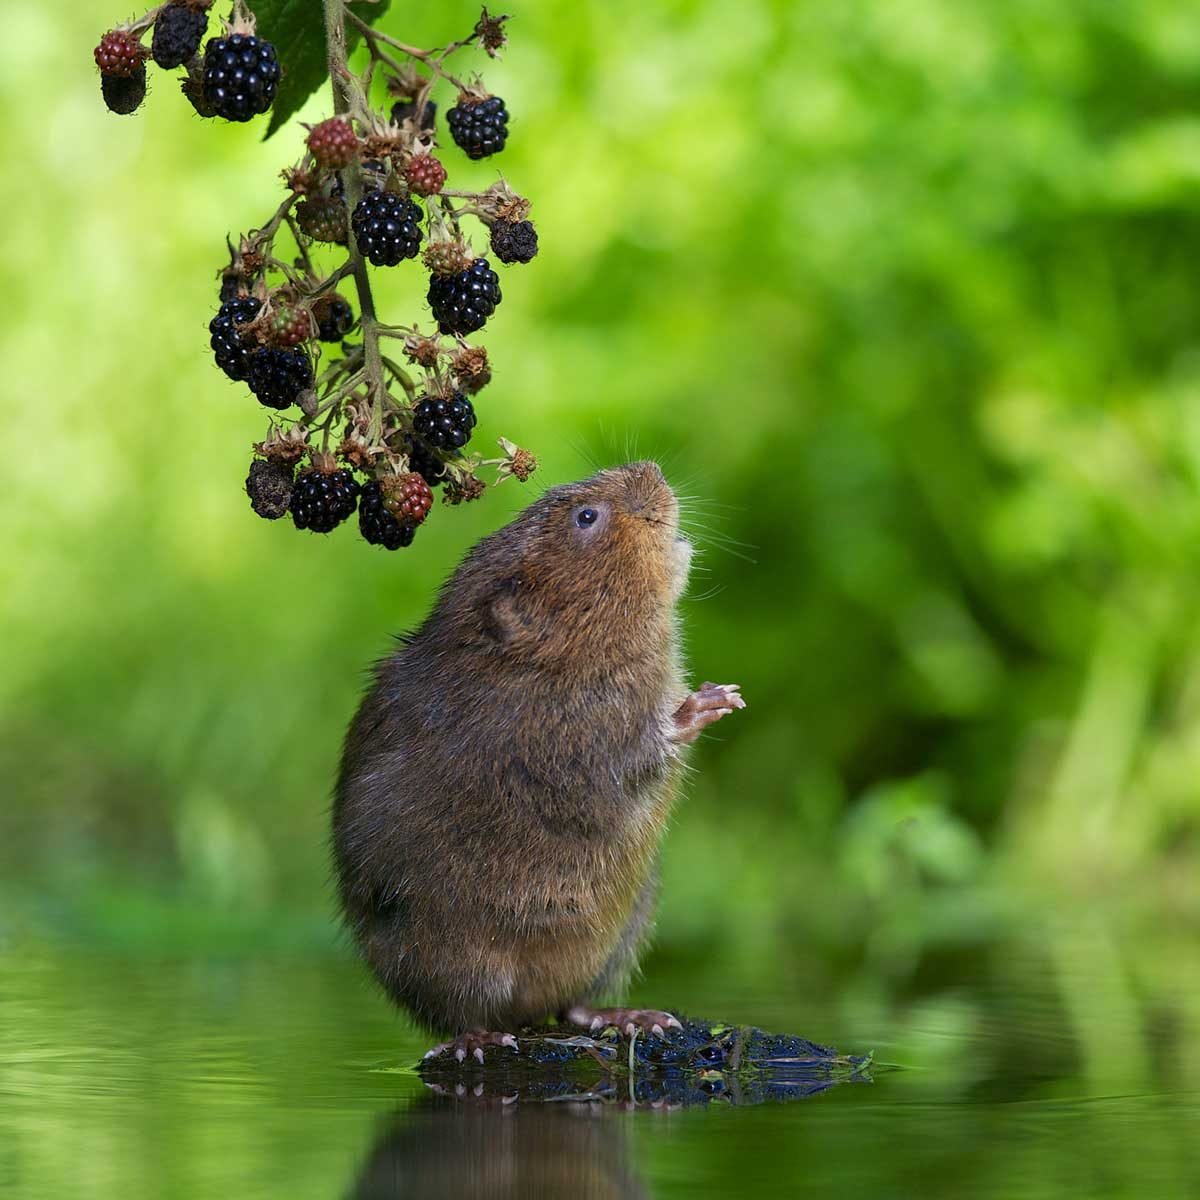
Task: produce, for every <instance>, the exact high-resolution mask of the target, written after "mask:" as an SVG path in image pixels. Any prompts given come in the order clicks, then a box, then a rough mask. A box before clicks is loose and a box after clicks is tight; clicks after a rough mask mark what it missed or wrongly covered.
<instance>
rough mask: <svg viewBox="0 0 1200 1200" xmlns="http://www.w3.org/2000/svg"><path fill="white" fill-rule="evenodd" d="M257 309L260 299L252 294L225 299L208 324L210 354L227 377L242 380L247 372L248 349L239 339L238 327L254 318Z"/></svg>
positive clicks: (248, 363)
mask: <svg viewBox="0 0 1200 1200" xmlns="http://www.w3.org/2000/svg"><path fill="white" fill-rule="evenodd" d="M260 308H262V301H261V300H256V299H255V298H254V297H253V296H238V297H236V298H234V299H233V300H226V301H225V303H224V304H222V305H221V307H220V308H219V309H218V310H217V315H216V316H215V317H213V319H212V320H211V321H209V323H208V332H209V335H210V337H209V343H208V344H209V345H210V346H211V347H212V349H213V357H214V358H215V359H216V360H217V366H218V367H220V368H221V370H222V371H224V372H225V374H226V375H228V376H229V378H230V379H245V378H246V376H247V375H248V374H249V373H250V354H251V348H250V347H249V346H247V345H246V343H245V342H244V341H242V338H241V335H240V334H239V333H238V330H237V327H238V326H239V325H245V324H247V323H248V322H249V321H253V320H254V318H255V317H256V316H258V310H259V309H260Z"/></svg>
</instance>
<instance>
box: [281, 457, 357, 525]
mask: <svg viewBox="0 0 1200 1200" xmlns="http://www.w3.org/2000/svg"><path fill="white" fill-rule="evenodd" d="M358 493H359V486H358V484H357V483H356V482H355V479H354V476H353V475H351V474H350V472H349V471H347V470H346V469H345V468H341V469H339V470H336V471H322V470H319V469H318V468H317V467H311V468H309V470H307V471H301V472H300V475H299V477H298V478H297V479H296V482H295V484H294V485H293V486H292V504H291V508H292V521H293V522H294V523H295V526H296V528H297V529H311V530H312V531H313V533H328V532H329V531H330V530H331V529H334V528H336V527H337V526H338V525H340V524H341V523H342V522H343V521H344V520H345V519H346V518H347V517H348V516H349V515H350V514H351V513H352V512H353V511H354V506H355V504H356V503H357V501H358Z"/></svg>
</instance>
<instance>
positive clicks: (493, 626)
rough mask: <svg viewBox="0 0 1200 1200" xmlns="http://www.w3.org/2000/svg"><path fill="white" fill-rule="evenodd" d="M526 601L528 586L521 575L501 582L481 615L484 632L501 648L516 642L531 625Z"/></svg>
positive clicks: (485, 604)
mask: <svg viewBox="0 0 1200 1200" xmlns="http://www.w3.org/2000/svg"><path fill="white" fill-rule="evenodd" d="M526 600H527V590H526V585H525V581H524V580H523V579H522V578H521V576H520V575H511V576H509V578H507V579H503V580H501V581H500V583H499V584H498V585H497V587H496V590H495V591H494V592H492V594H491V596H489V597H488V599H487V600H486V601H485V602H484V606H483V612H482V613H480V617H481V618H482V623H483V632H484V633H485V634H486V635H487V636H488V637H489V638H491V639H492V641H494V642H496V643H498V644H499V645H501V646H507V645H509V644H510V643H511V642H513V641H515V640H516V639H517V638H518V637H520V636H521V634H522V633H523V632H524V631H525V630H526V629H527V628H529V626H530V624H531V622H530V619H529V615H528V613H527V611H526Z"/></svg>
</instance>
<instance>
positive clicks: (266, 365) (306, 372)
mask: <svg viewBox="0 0 1200 1200" xmlns="http://www.w3.org/2000/svg"><path fill="white" fill-rule="evenodd" d="M248 360H249V370H248V374H247V376H246V382H247V383H248V384H249V385H250V390H251V391H252V392H253V393H254V395H255V397H256V398H257V399H258V402H259V403H260V404H265V405H266V406H267V408H287V407H288V406H289V405H292V404H295V403H296V400H297V399H298V398H299V396H300V393H301V392H302V391H304V389H305V388H310V387H312V383H313V373H312V364H311V363H310V362H309V361H308V356H307V355H306V354H305V353H304V351H303V350H280V349H277V348H276V347H274V346H267V347H264V348H263V349H262V350H255V351H253V352H252V353H251V354H250V355H249V356H248Z"/></svg>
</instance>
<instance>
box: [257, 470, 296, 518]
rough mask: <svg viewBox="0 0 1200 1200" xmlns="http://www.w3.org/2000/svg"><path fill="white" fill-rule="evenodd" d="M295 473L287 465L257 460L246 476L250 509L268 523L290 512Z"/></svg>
mask: <svg viewBox="0 0 1200 1200" xmlns="http://www.w3.org/2000/svg"><path fill="white" fill-rule="evenodd" d="M294 474H295V473H294V471H293V470H292V468H291V467H290V466H289V465H288V464H287V463H282V462H275V461H272V460H269V459H268V460H264V459H261V458H256V459H255V460H254V461H253V462H252V463H251V464H250V474H249V475H247V476H246V495H247V496H249V497H250V507H251V508H252V509H254V511H255V512H256V513H258V515H259V516H260V517H263V518H264V519H265V520H267V521H277V520H278V519H279V518H280V517H282V516H283V514H284V513H285V512H287V510H288V504H289V502H290V501H291V498H292V480H293V477H294Z"/></svg>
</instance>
